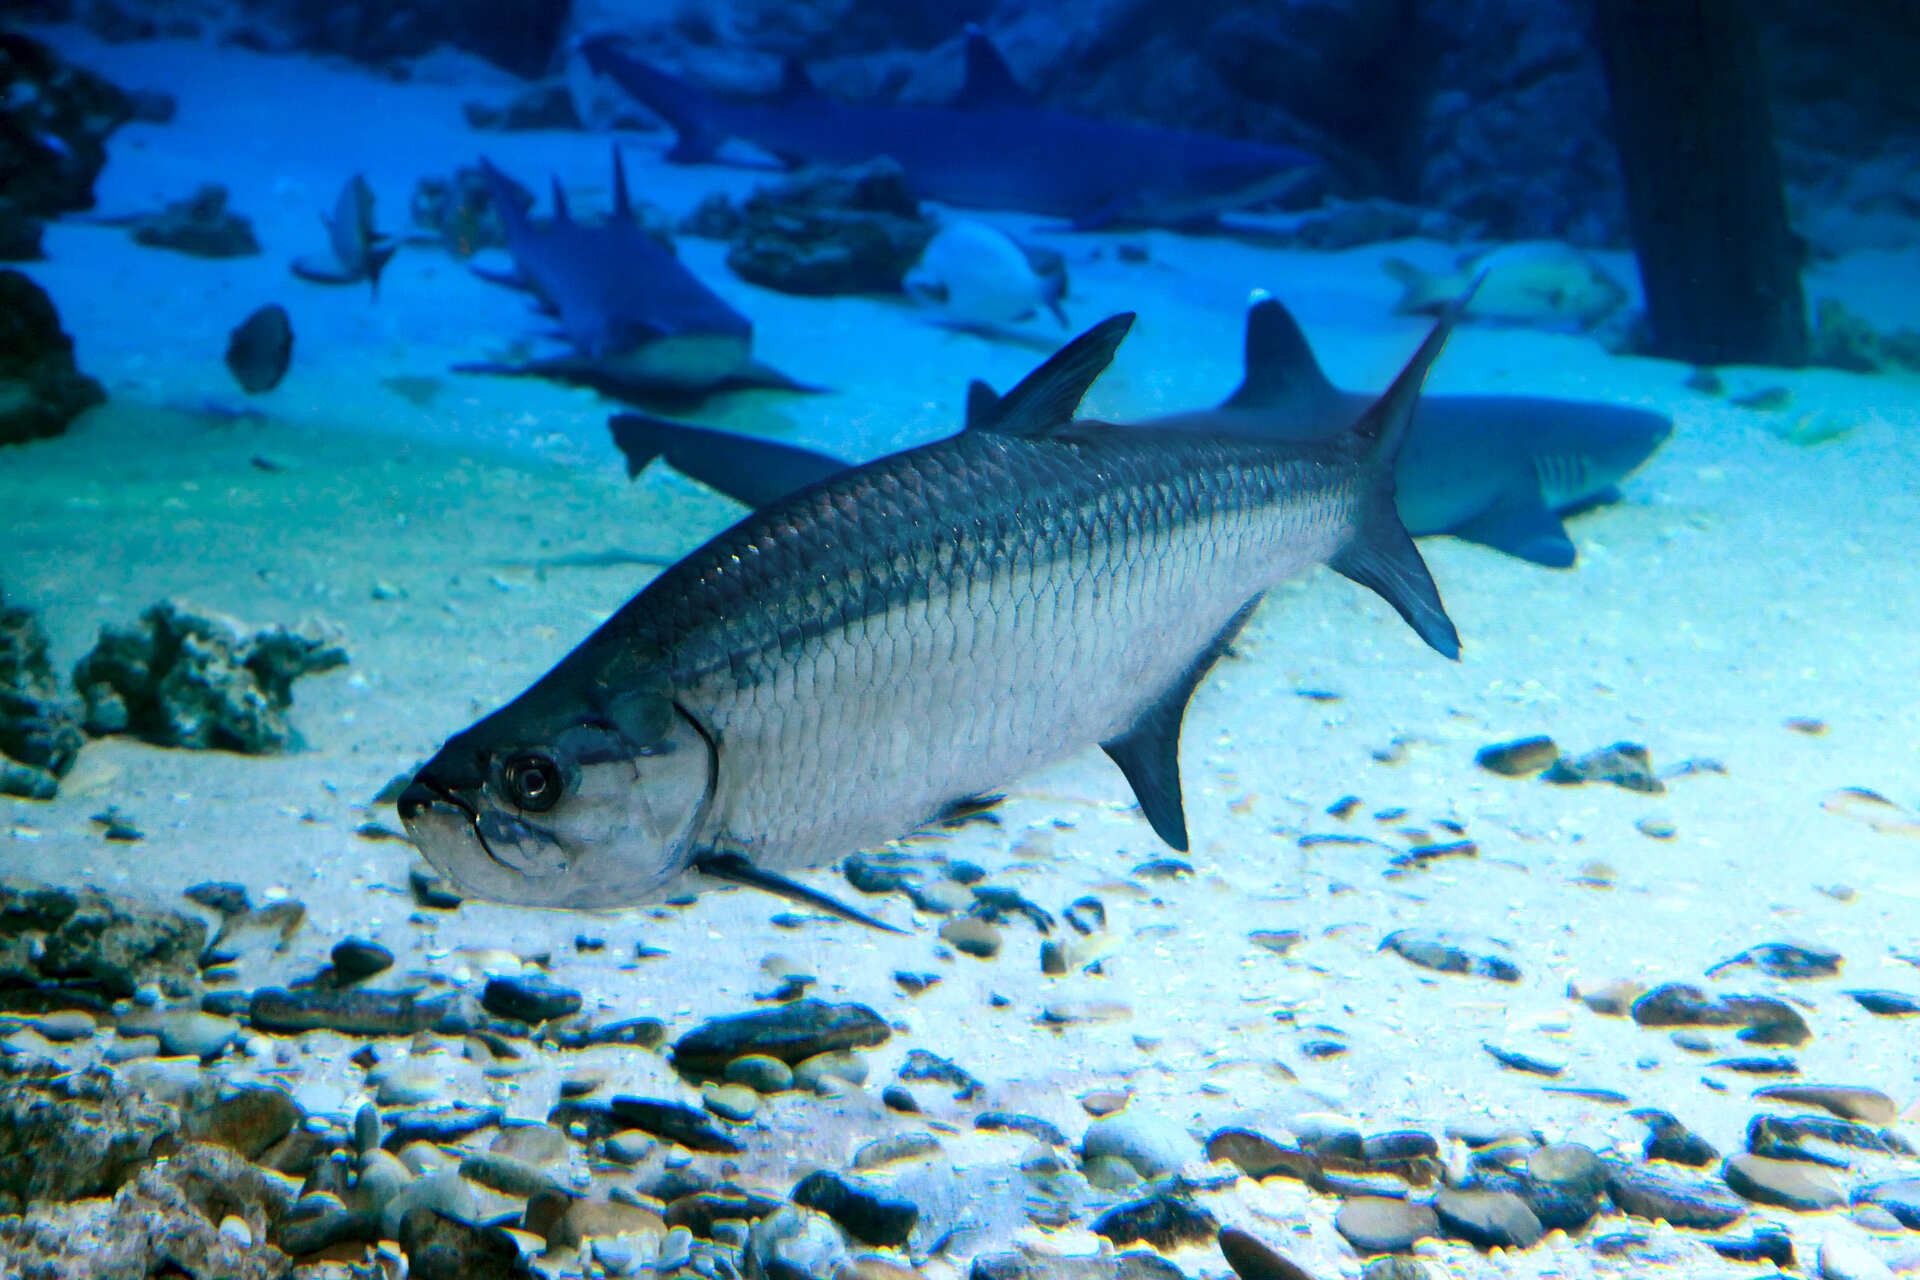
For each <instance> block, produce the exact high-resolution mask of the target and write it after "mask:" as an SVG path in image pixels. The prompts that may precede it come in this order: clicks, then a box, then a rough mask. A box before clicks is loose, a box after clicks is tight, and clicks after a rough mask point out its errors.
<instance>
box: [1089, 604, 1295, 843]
mask: <svg viewBox="0 0 1920 1280" xmlns="http://www.w3.org/2000/svg"><path fill="white" fill-rule="evenodd" d="M1259 603H1260V597H1259V596H1255V597H1254V598H1253V599H1251V600H1249V601H1247V602H1246V603H1245V604H1243V605H1241V606H1240V608H1239V610H1238V611H1237V612H1236V613H1235V614H1234V615H1233V617H1231V618H1229V619H1228V620H1227V625H1226V626H1224V627H1222V628H1220V632H1219V634H1218V635H1216V636H1214V638H1213V643H1211V644H1209V645H1208V646H1207V647H1206V648H1205V649H1203V650H1202V651H1201V652H1200V655H1199V656H1198V657H1197V658H1195V659H1194V660H1193V662H1192V663H1191V664H1189V665H1188V667H1187V669H1186V670H1185V671H1183V672H1181V673H1180V676H1179V678H1178V679H1176V680H1175V681H1174V682H1173V683H1172V684H1171V685H1169V686H1168V687H1167V690H1166V692H1165V693H1162V694H1161V695H1160V696H1159V697H1158V698H1156V699H1154V702H1153V705H1151V706H1149V707H1148V708H1147V709H1146V711H1145V712H1143V713H1142V714H1141V716H1140V718H1139V719H1138V720H1136V721H1135V722H1134V725H1133V727H1132V728H1131V729H1128V730H1127V731H1126V732H1125V733H1124V734H1122V735H1121V736H1119V737H1118V738H1115V739H1113V740H1112V741H1110V742H1103V743H1101V744H1100V749H1101V750H1102V751H1105V752H1106V753H1107V755H1108V757H1109V758H1111V759H1112V761H1113V762H1114V763H1115V764H1117V765H1119V766H1120V772H1121V773H1123V774H1125V775H1126V778H1127V784H1128V785H1129V786H1131V787H1132V788H1133V798H1134V799H1135V800H1138V801H1139V802H1140V811H1141V812H1142V813H1144V814H1145V815H1146V818H1147V824H1148V825H1149V826H1151V827H1152V828H1153V830H1154V834H1156V835H1158V836H1159V837H1160V838H1161V839H1162V840H1164V841H1166V842H1167V844H1168V845H1169V846H1170V847H1172V848H1174V849H1178V850H1180V851H1181V852H1183V853H1184V852H1185V851H1186V848H1187V815H1186V810H1185V808H1184V805H1183V802H1182V800H1181V798H1180V724H1181V721H1183V720H1184V719H1185V718H1186V714H1187V703H1188V702H1190V701H1192V700H1193V691H1194V690H1195V689H1197V688H1199V687H1200V682H1201V681H1202V680H1204V679H1206V678H1207V672H1209V671H1211V670H1213V664H1214V663H1216V662H1218V661H1220V658H1221V655H1223V654H1224V653H1226V651H1227V648H1228V646H1230V645H1231V644H1232V643H1233V640H1234V637H1235V636H1237V635H1239V634H1240V632H1241V630H1242V629H1243V628H1244V627H1245V626H1246V625H1247V620H1248V619H1249V618H1251V617H1252V616H1253V611H1254V608H1255V607H1256V606H1257V605H1259Z"/></svg>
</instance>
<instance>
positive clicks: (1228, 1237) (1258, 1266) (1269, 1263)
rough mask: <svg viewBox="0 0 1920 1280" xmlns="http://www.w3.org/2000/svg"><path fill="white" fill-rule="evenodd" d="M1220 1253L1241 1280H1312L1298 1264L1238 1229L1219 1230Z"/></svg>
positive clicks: (1248, 1233)
mask: <svg viewBox="0 0 1920 1280" xmlns="http://www.w3.org/2000/svg"><path fill="white" fill-rule="evenodd" d="M1220 1252H1221V1253H1222V1254H1224V1255H1225V1256H1226V1259H1227V1265H1228V1266H1230V1267H1232V1268H1233V1273H1234V1274H1235V1275H1236V1276H1239V1277H1240V1280H1314V1277H1313V1275H1312V1273H1311V1272H1309V1271H1308V1270H1307V1269H1306V1268H1304V1267H1302V1266H1301V1265H1300V1264H1299V1263H1297V1262H1295V1261H1294V1260H1293V1259H1291V1258H1289V1257H1287V1256H1286V1255H1285V1254H1283V1253H1281V1252H1280V1251H1279V1250H1278V1249H1275V1248H1274V1247H1273V1246H1271V1245H1269V1244H1268V1243H1267V1242H1266V1241H1264V1240H1261V1239H1260V1238H1258V1237H1257V1236H1254V1235H1253V1234H1251V1233H1250V1232H1246V1231H1242V1230H1241V1229H1240V1228H1238V1227H1224V1228H1222V1229H1221V1231H1220Z"/></svg>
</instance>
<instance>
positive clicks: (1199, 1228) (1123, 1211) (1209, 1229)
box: [1093, 1196, 1220, 1253]
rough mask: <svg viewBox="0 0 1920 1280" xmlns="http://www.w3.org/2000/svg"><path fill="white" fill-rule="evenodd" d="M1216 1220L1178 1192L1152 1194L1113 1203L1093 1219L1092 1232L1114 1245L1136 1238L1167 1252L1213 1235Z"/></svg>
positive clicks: (1218, 1227)
mask: <svg viewBox="0 0 1920 1280" xmlns="http://www.w3.org/2000/svg"><path fill="white" fill-rule="evenodd" d="M1219 1230H1220V1224H1219V1223H1218V1222H1217V1221H1215V1219H1214V1216H1213V1215H1212V1214H1211V1213H1208V1212H1207V1211H1206V1210H1205V1209H1203V1208H1201V1207H1200V1206H1199V1205H1196V1204H1194V1203H1193V1201H1191V1200H1188V1199H1185V1198H1182V1197H1178V1196H1154V1197H1152V1198H1150V1199H1146V1200H1132V1201H1129V1202H1127V1203H1126V1204H1122V1205H1116V1206H1115V1207H1113V1208H1111V1209H1109V1210H1107V1211H1106V1212H1105V1213H1103V1214H1101V1215H1100V1216H1099V1217H1098V1218H1095V1219H1094V1221H1093V1234H1095V1235H1097V1236H1103V1237H1105V1238H1106V1239H1108V1240H1111V1241H1112V1242H1113V1243H1114V1244H1116V1245H1129V1244H1133V1243H1134V1242H1136V1241H1138V1242H1141V1243H1144V1244H1149V1245H1152V1246H1153V1247H1154V1248H1156V1249H1158V1250H1160V1251H1161V1252H1163V1253H1171V1252H1173V1251H1174V1250H1176V1249H1179V1248H1180V1247H1181V1246H1183V1245H1190V1244H1202V1243H1205V1242H1207V1241H1210V1240H1212V1239H1214V1237H1215V1236H1216V1235H1217V1234H1218V1233H1219Z"/></svg>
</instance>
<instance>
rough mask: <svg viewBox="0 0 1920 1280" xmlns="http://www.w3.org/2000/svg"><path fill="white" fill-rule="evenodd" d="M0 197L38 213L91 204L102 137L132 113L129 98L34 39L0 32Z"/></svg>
mask: <svg viewBox="0 0 1920 1280" xmlns="http://www.w3.org/2000/svg"><path fill="white" fill-rule="evenodd" d="M0 84H5V85H8V86H10V87H9V89H8V92H7V95H6V99H5V101H4V103H0V202H4V203H6V204H8V205H11V206H12V207H13V208H14V209H15V210H16V211H17V212H19V213H22V214H27V215H31V216H33V217H36V218H50V217H54V216H56V215H58V214H62V213H68V212H72V211H75V210H80V209H91V208H93V181H94V179H95V178H97V177H98V176H99V175H100V170H101V169H102V168H104V167H105V165H106V163H107V146H106V142H107V136H108V135H109V134H111V133H112V132H113V131H114V130H115V129H117V128H119V127H120V126H121V125H123V124H125V123H126V122H127V121H129V120H131V119H133V116H134V104H133V100H132V99H131V98H130V97H129V96H128V95H127V94H126V93H125V92H123V91H122V90H121V89H120V88H119V87H118V86H116V85H114V84H113V83H111V82H110V81H108V80H106V79H104V78H103V77H101V76H98V75H95V74H94V73H93V72H91V71H83V70H81V69H80V68H78V67H72V66H68V65H67V64H66V63H64V62H62V61H61V60H60V59H59V57H58V56H57V55H55V54H54V52H53V51H52V50H51V49H49V48H47V46H45V45H43V44H41V43H40V42H39V41H37V40H32V39H29V38H28V37H26V36H23V35H19V34H16V33H13V32H4V33H0Z"/></svg>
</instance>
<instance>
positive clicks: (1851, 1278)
mask: <svg viewBox="0 0 1920 1280" xmlns="http://www.w3.org/2000/svg"><path fill="white" fill-rule="evenodd" d="M1820 1277H1821V1280H1894V1274H1893V1268H1892V1267H1890V1266H1888V1265H1887V1264H1886V1263H1884V1262H1882V1261H1881V1260H1880V1258H1879V1257H1878V1256H1877V1255H1876V1254H1874V1253H1873V1252H1872V1251H1870V1250H1869V1249H1867V1248H1866V1246H1864V1245H1861V1244H1856V1243H1854V1242H1853V1241H1851V1240H1847V1239H1843V1238H1841V1237H1839V1236H1828V1237H1827V1238H1826V1239H1825V1240H1822V1241H1821V1242H1820Z"/></svg>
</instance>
